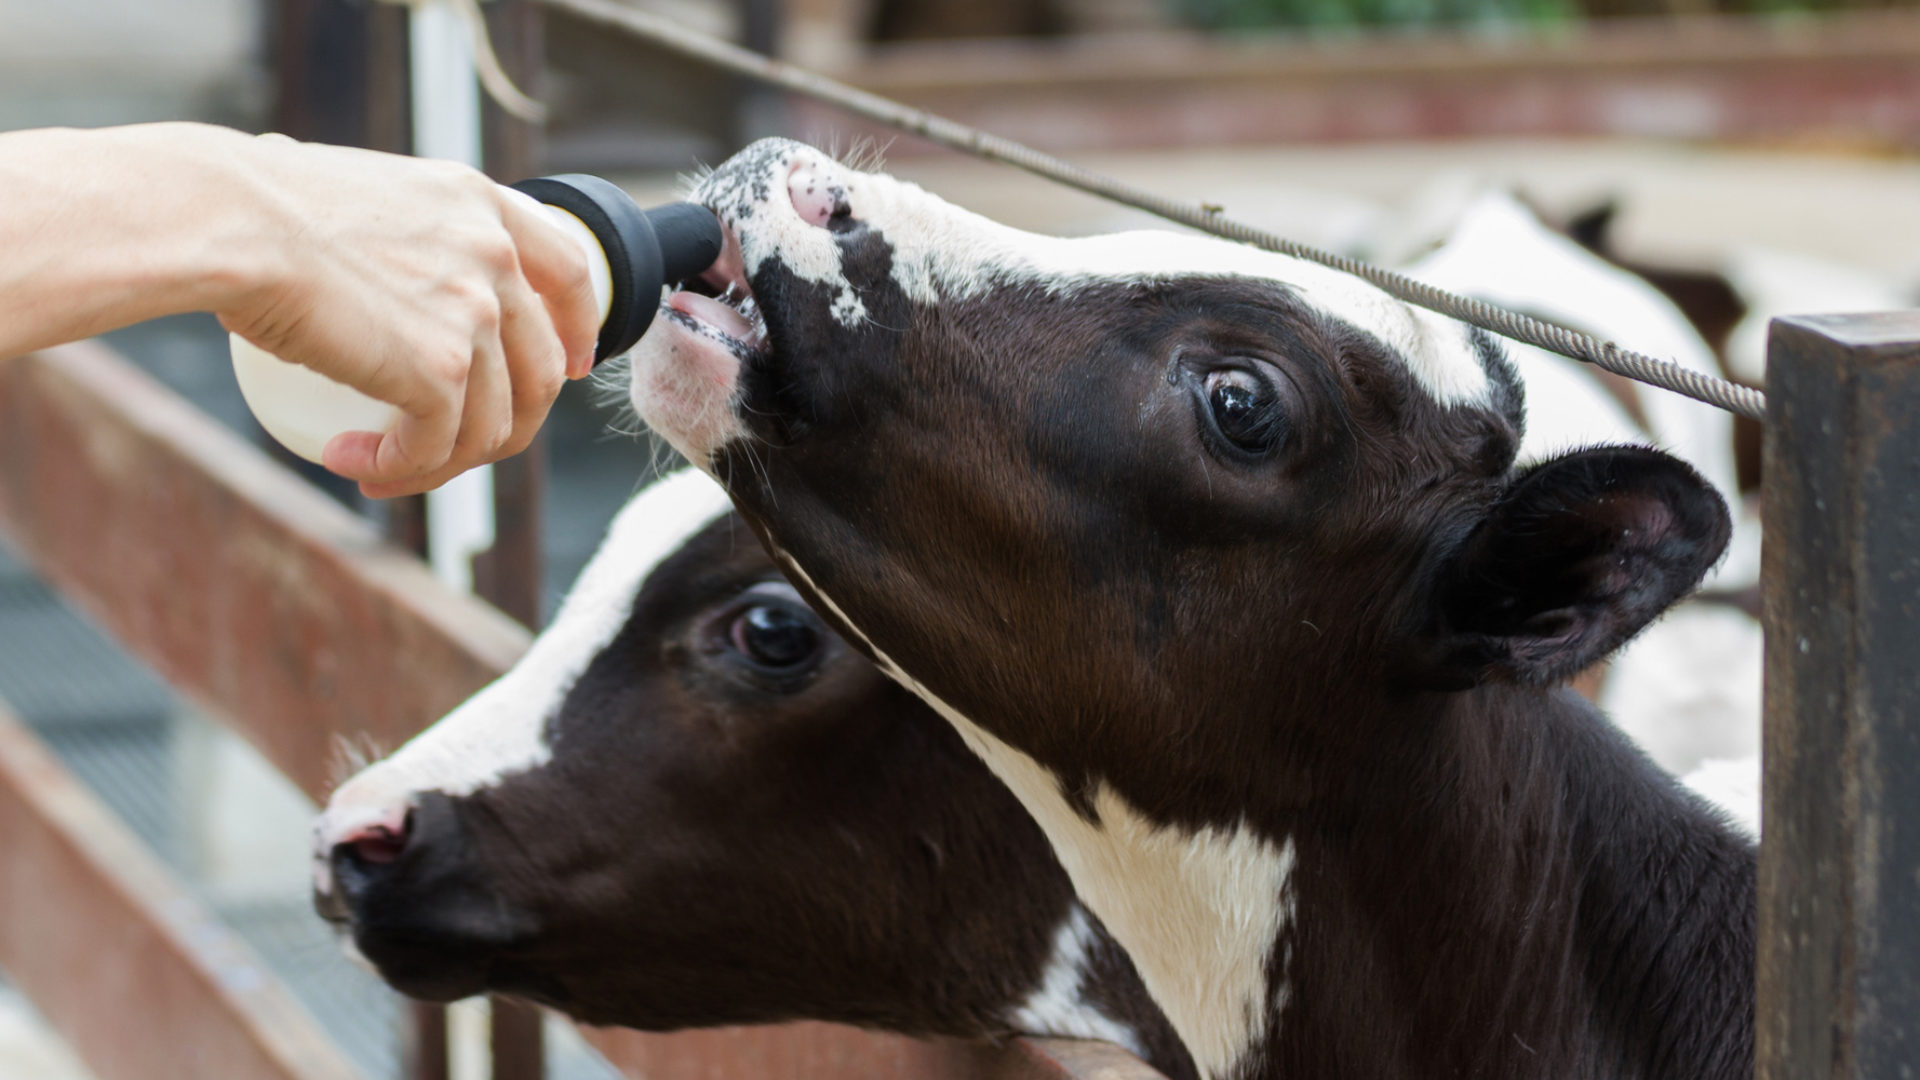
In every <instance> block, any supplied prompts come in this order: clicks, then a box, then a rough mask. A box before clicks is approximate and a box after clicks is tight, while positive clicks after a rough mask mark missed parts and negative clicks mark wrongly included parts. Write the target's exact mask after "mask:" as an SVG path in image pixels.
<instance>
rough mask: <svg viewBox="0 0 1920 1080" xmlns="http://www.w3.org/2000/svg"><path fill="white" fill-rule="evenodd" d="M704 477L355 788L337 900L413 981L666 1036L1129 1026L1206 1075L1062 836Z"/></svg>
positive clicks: (689, 477) (339, 848)
mask: <svg viewBox="0 0 1920 1080" xmlns="http://www.w3.org/2000/svg"><path fill="white" fill-rule="evenodd" d="M727 510H728V507H727V503H726V498H725V495H724V494H723V493H722V492H721V491H720V490H719V488H718V487H716V486H715V485H714V484H713V482H712V481H711V480H709V479H707V478H706V477H705V476H702V475H700V474H698V473H693V472H691V471H689V472H688V473H686V474H683V475H679V476H675V477H671V478H669V479H666V480H663V481H661V482H660V483H658V484H656V485H654V486H653V487H651V488H649V489H648V490H647V491H645V492H643V493H642V494H641V495H640V496H639V497H637V498H635V499H634V500H633V501H632V502H631V503H630V504H629V505H628V506H627V508H626V509H625V510H623V511H622V512H621V514H620V515H619V517H618V518H616V519H615V521H614V523H613V527H612V530H611V532H610V533H609V535H608V537H607V540H606V542H605V544H604V545H603V546H602V548H601V550H600V552H599V553H598V554H597V555H595V557H594V559H593V561H592V562H591V563H590V564H589V565H588V566H587V568H586V570H585V571H583V572H582V574H581V576H580V580H579V583H578V584H577V585H576V586H575V587H574V589H573V591H572V594H571V595H570V596H569V597H568V599H567V602H566V604H565V606H564V607H563V608H562V609H561V611H560V613H559V615H558V616H557V617H556V618H555V620H554V622H553V624H552V625H551V626H550V627H548V628H547V630H546V631H545V632H544V633H542V634H541V635H540V637H539V638H538V639H537V640H536V641H535V642H534V645H533V647H532V649H531V650H529V652H528V653H527V655H526V657H525V658H524V659H523V660H521V662H520V663H519V664H517V665H516V666H515V667H514V669H513V670H512V671H511V672H509V673H508V674H506V675H504V676H502V677H501V679H500V680H499V681H498V682H495V683H494V684H493V685H492V686H490V687H488V688H487V689H486V690H483V691H482V692H481V693H479V694H478V695H476V696H475V697H474V698H473V699H472V700H471V701H469V702H467V703H466V704H465V705H463V706H462V707H461V708H459V709H457V710H455V711H454V712H453V713H451V714H449V715H448V716H447V717H446V718H445V719H443V720H441V721H440V722H439V723H437V724H435V725H434V726H433V727H432V728H430V729H428V730H427V731H426V732H424V733H422V734H421V735H420V736H418V737H417V738H415V739H414V740H413V741H411V742H409V743H408V744H407V745H406V746H405V747H403V748H401V750H400V751H399V752H397V753H395V754H394V755H393V756H392V757H390V758H388V759H386V760H385V761H382V762H380V763H378V764H376V765H373V766H371V767H370V768H367V769H366V770H364V771H362V772H360V773H359V774H358V775H356V776H354V777H353V778H352V779H350V780H349V781H348V782H347V783H345V784H344V785H343V786H341V787H340V789H339V790H338V791H336V792H335V793H334V795H333V797H332V798H331V799H330V800H329V801H328V804H327V808H326V811H325V812H324V813H323V814H322V816H321V817H320V819H319V821H318V822H317V823H316V826H315V846H314V858H315V864H316V865H315V870H316V885H315V898H316V905H317V906H318V908H319V910H320V911H321V913H322V914H323V915H324V916H326V917H327V918H329V919H331V920H333V921H334V922H335V923H336V924H337V925H338V926H339V927H340V929H341V930H342V931H344V932H349V933H351V935H352V937H353V940H354V942H355V943H356V945H357V948H358V949H359V951H360V952H361V953H362V954H364V955H365V956H366V957H367V958H368V959H369V960H371V961H372V962H373V963H374V964H375V965H376V966H377V967H378V969H379V971H380V973H381V974H382V975H383V976H384V977H385V978H386V979H387V980H388V981H389V982H391V983H392V984H393V985H394V986H395V987H397V988H398V989H400V990H402V991H404V992H406V993H409V994H412V995H414V996H417V997H425V998H432V999H440V1000H449V999H453V998H457V997H463V996H466V995H468V994H475V993H480V992H482V991H489V990H491V991H500V992H505V993H510V994H518V995H522V996H525V997H528V998H532V999H534V1000H536V1001H540V1002H543V1003H545V1004H547V1005H551V1006H553V1007H555V1008H558V1009H561V1010H563V1011H565V1012H567V1013H570V1014H572V1015H573V1016H576V1017H578V1018H580V1019H583V1020H586V1021H589V1022H592V1023H597V1024H619V1025H623V1026H627V1027H638V1028H647V1029H655V1030H659V1029H670V1028H681V1027H696V1026H710V1025H718V1024H738V1023H756V1022H764V1021H775V1020H789V1019H796V1018H813V1019H823V1020H836V1021H840V1022H843V1023H852V1024H862V1025H866V1026H869V1027H879V1028H885V1029H889V1030H894V1031H902V1032H906V1033H909V1034H919V1035H928V1034H942V1035H956V1036H963V1037H983V1036H1000V1035H1004V1034H1007V1033H1010V1032H1019V1033H1026V1034H1038V1035H1064V1036H1074V1037H1083V1038H1101V1039H1107V1040H1109V1041H1112V1042H1116V1043H1120V1044H1121V1045H1124V1046H1126V1047H1128V1048H1130V1049H1132V1050H1133V1051H1134V1052H1135V1053H1138V1054H1141V1055H1142V1056H1144V1057H1146V1058H1147V1059H1148V1060H1149V1061H1150V1062H1152V1063H1153V1064H1154V1065H1155V1066H1156V1067H1157V1068H1158V1069H1160V1071H1162V1072H1163V1073H1165V1074H1166V1075H1167V1076H1169V1077H1172V1078H1175V1080H1179V1078H1183V1077H1190V1076H1192V1075H1193V1066H1192V1064H1191V1062H1190V1061H1189V1060H1188V1059H1187V1057H1186V1055H1185V1053H1184V1052H1183V1051H1182V1050H1181V1049H1180V1046H1179V1043H1178V1041H1177V1039H1176V1038H1175V1037H1174V1035H1173V1033H1172V1030H1171V1028H1169V1027H1168V1026H1167V1023H1166V1020H1165V1019H1164V1018H1163V1017H1162V1016H1161V1015H1160V1014H1159V1012H1158V1011H1157V1010H1155V1009H1154V1008H1153V1005H1152V1003H1151V1001H1150V1000H1149V999H1148V998H1147V996H1146V992H1145V990H1144V989H1143V988H1142V987H1141V985H1140V982H1139V977H1138V975H1136V974H1135V973H1134V970H1133V966H1132V964H1131V963H1129V962H1128V960H1127V958H1126V955H1125V954H1124V953H1123V952H1121V951H1120V950H1119V948H1118V947H1117V946H1115V945H1114V944H1113V941H1112V939H1111V938H1109V937H1108V936H1107V934H1106V932H1105V931H1104V930H1103V929H1102V928H1101V927H1100V925H1099V923H1098V922H1097V921H1096V920H1094V919H1092V918H1090V917H1089V916H1088V915H1087V912H1086V911H1085V909H1084V908H1082V907H1081V906H1080V905H1079V903H1078V902H1077V901H1076V900H1075V899H1074V896H1073V892H1072V889H1071V886H1070V885H1069V884H1068V882H1067V879H1066V875H1065V874H1064V873H1063V872H1062V871H1061V869H1060V867H1059V864H1058V863H1057V862H1055V861H1054V859H1053V857H1052V855H1051V853H1050V852H1049V851H1048V849H1047V846H1046V840H1045V838H1044V837H1042V836H1041V835H1040V832H1039V830H1038V829H1037V828H1035V826H1034V824H1033V822H1032V821H1031V820H1030V819H1029V818H1028V817H1027V816H1026V814H1025V813H1024V812H1023V811H1022V810H1021V809H1020V806H1019V804H1018V803H1016V802H1014V800H1013V797H1012V796H1011V795H1010V794H1008V793H1007V791H1006V789H1005V788H1004V787H1002V786H1001V785H1000V784H999V783H998V782H997V781H996V780H994V779H993V777H992V776H991V775H990V774H989V773H988V772H987V770H986V768H985V767H984V766H982V765H981V764H980V762H979V761H978V760H977V759H975V758H974V757H973V755H972V754H970V753H969V752H968V751H967V750H966V748H965V747H964V746H962V745H961V743H960V740H959V739H958V737H957V736H955V735H954V733H953V732H952V730H950V729H949V728H948V726H947V725H946V724H945V723H943V722H942V721H940V720H939V718H937V717H935V716H934V715H933V714H932V713H931V712H929V711H928V710H927V708H926V707H925V706H924V705H922V704H920V703H919V702H918V701H917V700H916V699H914V698H913V697H911V696H910V695H908V694H907V693H906V692H905V691H903V690H901V689H900V688H899V687H897V686H895V685H893V684H892V683H890V682H888V681H887V680H886V679H885V678H883V677H882V676H881V675H880V674H879V673H878V672H877V671H875V670H874V668H873V666H872V665H871V664H869V663H868V662H867V661H866V660H865V659H863V658H861V657H860V656H859V655H858V654H856V653H854V652H852V651H850V650H848V649H847V648H846V647H845V646H844V645H843V644H842V643H841V642H840V640H839V639H838V638H836V637H835V636H834V635H833V634H832V633H831V632H829V631H828V630H827V629H826V627H824V626H823V625H821V623H820V621H819V619H818V618H817V617H816V616H815V615H814V614H813V612H812V611H810V610H809V609H808V608H807V607H806V606H805V605H804V604H802V603H801V602H800V600H799V598H798V597H797V596H796V595H795V594H794V591H793V588H792V587H791V586H790V585H788V584H787V583H786V582H785V581H783V580H782V579H781V578H780V576H779V574H778V572H777V571H775V570H774V568H773V565H772V563H771V562H770V561H769V559H768V558H767V556H766V554H765V553H764V551H763V550H762V549H761V547H760V545H759V544H757V543H755V542H754V541H753V539H752V537H751V536H750V535H749V534H747V533H746V532H745V530H744V529H743V528H741V527H739V525H738V523H737V520H736V519H735V518H734V517H733V516H732V515H730V514H729V513H728V512H727Z"/></svg>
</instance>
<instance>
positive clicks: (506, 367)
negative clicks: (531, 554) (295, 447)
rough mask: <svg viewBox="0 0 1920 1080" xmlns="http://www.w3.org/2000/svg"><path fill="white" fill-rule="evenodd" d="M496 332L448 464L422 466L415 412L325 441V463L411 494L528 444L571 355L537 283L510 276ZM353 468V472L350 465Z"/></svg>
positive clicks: (481, 360)
mask: <svg viewBox="0 0 1920 1080" xmlns="http://www.w3.org/2000/svg"><path fill="white" fill-rule="evenodd" d="M500 301H501V320H500V324H499V328H498V332H497V335H495V336H493V337H489V338H485V339H482V340H481V341H479V342H477V343H476V346H475V351H474V362H473V366H472V368H471V369H470V372H469V374H468V378H467V382H466V398H465V405H464V409H463V411H462V413H461V417H460V428H459V433H458V436H457V438H456V440H455V442H454V445H453V449H452V453H451V454H450V455H448V457H447V458H446V460H445V461H444V463H441V464H439V465H437V466H434V467H426V468H422V467H421V462H422V458H421V457H420V451H419V449H418V448H417V446H416V445H414V444H410V443H409V442H408V436H409V435H410V434H411V433H412V432H410V429H409V427H408V423H409V422H410V421H412V420H413V419H414V418H413V417H411V416H409V417H408V418H407V419H406V420H403V421H402V424H401V426H400V427H399V428H396V429H395V430H394V431H393V432H391V433H389V434H388V435H386V436H384V437H382V436H377V435H374V434H373V433H371V432H352V433H348V434H346V435H341V436H339V437H336V438H335V439H334V440H333V441H332V442H330V443H329V444H328V445H327V449H326V453H325V455H324V456H325V459H326V464H327V467H328V468H330V469H333V470H334V471H335V472H339V473H341V474H342V475H346V476H350V477H352V478H353V479H356V480H359V481H361V491H362V492H364V493H365V494H366V495H367V496H368V497H370V498H391V497H393V496H396V495H411V494H415V493H417V492H421V491H427V490H430V489H432V488H436V487H439V486H440V485H441V484H444V483H446V482H447V481H448V480H450V479H452V478H453V477H455V476H458V475H459V474H460V473H462V472H465V471H466V470H468V469H471V468H474V467H475V466H478V465H484V464H487V463H488V462H492V461H498V460H500V459H501V458H505V457H511V456H512V455H514V454H517V453H519V452H520V451H522V450H524V449H526V448H527V445H528V444H529V443H531V442H532V441H533V439H534V436H535V435H537V434H538V433H539V430H540V425H541V424H542V423H543V422H544V421H545V420H546V417H547V412H548V410H549V409H550V408H551V407H552V405H553V400H554V398H555V397H556V396H557V395H558V394H559V392H560V388H561V387H562V386H563V385H565V379H564V370H565V353H564V350H563V349H562V347H561V345H560V341H559V338H558V337H557V336H556V335H555V333H554V331H553V326H552V323H551V321H550V320H549V318H548V316H547V309H546V306H545V305H544V304H543V303H541V300H540V298H539V297H537V296H535V295H534V293H533V291H532V290H531V289H528V288H526V287H525V286H524V285H522V284H518V283H517V282H509V283H507V284H506V285H504V286H503V287H502V289H501V296H500ZM349 467H352V471H349Z"/></svg>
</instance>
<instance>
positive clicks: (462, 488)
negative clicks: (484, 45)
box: [408, 0, 494, 591]
mask: <svg viewBox="0 0 1920 1080" xmlns="http://www.w3.org/2000/svg"><path fill="white" fill-rule="evenodd" d="M408 32H409V37H410V39H411V40H410V49H411V56H410V58H409V59H410V60H411V61H412V62H411V64H410V65H409V67H410V69H411V71H412V90H413V152H414V153H415V154H417V155H418V156H420V157H430V158H444V159H447V160H451V161H459V162H464V163H466V164H468V165H472V166H474V167H475V168H478V167H479V166H480V84H479V81H478V79H477V77H476V76H475V74H474V64H473V37H472V33H471V31H470V30H469V29H468V27H467V24H466V22H465V21H464V20H463V19H462V18H461V16H460V12H458V11H457V10H455V9H454V6H453V4H452V3H451V2H450V0H434V2H430V3H416V4H414V5H413V6H412V9H411V16H410V19H409V23H408ZM493 535H494V521H493V467H492V466H490V465H489V466H485V467H482V468H478V469H473V470H471V471H469V472H467V473H464V474H462V475H460V476H458V477H456V478H454V479H453V480H451V481H449V482H448V483H447V484H445V485H444V486H442V487H441V488H439V489H438V490H436V491H432V492H429V493H428V494H427V559H428V562H430V563H431V564H432V566H433V572H434V575H435V576H436V577H438V578H439V579H440V580H441V581H444V582H446V583H447V584H449V585H451V586H453V587H455V588H459V589H466V590H469V591H471V590H472V588H473V557H474V556H475V555H477V554H479V553H480V552H483V551H486V550H487V549H488V548H491V547H492V546H493Z"/></svg>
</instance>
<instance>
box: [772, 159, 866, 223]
mask: <svg viewBox="0 0 1920 1080" xmlns="http://www.w3.org/2000/svg"><path fill="white" fill-rule="evenodd" d="M787 196H788V197H789V198H791V199H792V200H793V209H794V211H795V212H796V213H798V214H799V215H800V220H802V221H804V222H806V223H807V224H809V225H818V226H820V227H821V228H825V227H826V225H827V223H828V222H829V221H832V220H833V219H835V218H845V217H849V216H851V215H852V213H853V205H852V204H851V203H850V202H848V201H847V185H846V183H845V182H844V180H843V179H842V178H841V177H840V176H839V175H838V171H837V170H836V169H834V168H832V167H831V166H830V165H829V164H827V163H826V162H821V161H813V160H808V159H802V160H800V161H798V162H796V163H794V166H793V171H792V172H790V173H788V174H787Z"/></svg>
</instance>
